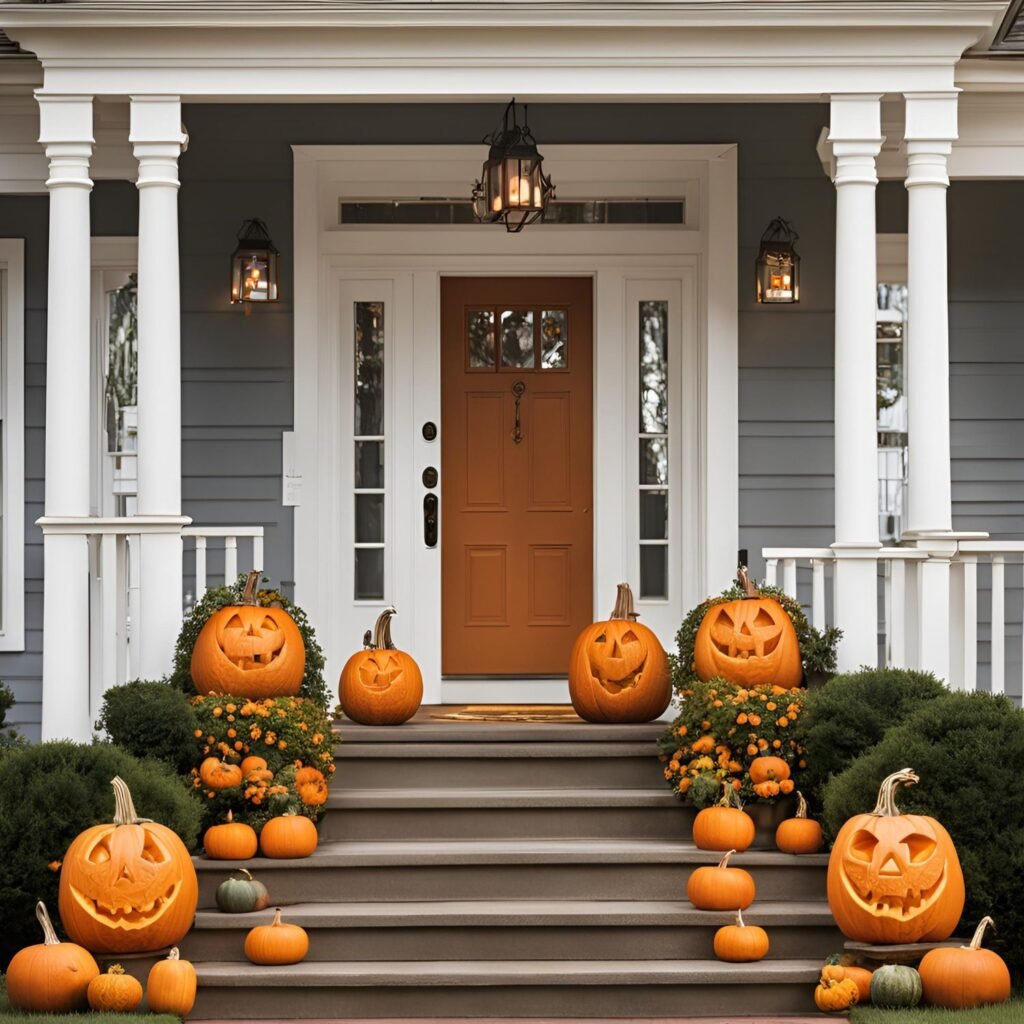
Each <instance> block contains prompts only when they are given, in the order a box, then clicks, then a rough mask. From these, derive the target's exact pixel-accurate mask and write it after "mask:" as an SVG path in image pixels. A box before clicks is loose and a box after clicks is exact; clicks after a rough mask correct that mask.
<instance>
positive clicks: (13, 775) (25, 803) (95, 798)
mask: <svg viewBox="0 0 1024 1024" xmlns="http://www.w3.org/2000/svg"><path fill="white" fill-rule="evenodd" d="M115 775H120V776H121V778H123V779H124V780H125V782H127V783H128V787H129V788H130V789H131V791H132V796H133V797H134V802H135V807H136V810H137V811H138V813H139V814H140V815H141V816H142V817H146V818H152V819H153V820H154V821H159V822H160V823H161V824H164V825H167V826H168V827H169V828H172V829H173V830H174V831H175V832H177V833H178V835H179V836H181V838H182V840H183V841H184V842H185V845H186V846H188V847H189V848H190V849H191V848H193V847H194V846H195V843H196V838H197V836H198V833H199V816H200V805H199V801H198V800H196V799H195V798H194V797H193V796H192V795H191V794H190V793H189V791H188V789H187V788H186V787H185V786H184V785H183V784H182V780H181V778H180V777H179V776H178V775H176V774H175V771H174V769H173V768H171V767H170V766H169V765H167V764H165V763H164V762H162V761H155V760H145V761H142V760H139V759H138V758H135V757H132V755H131V754H128V753H126V752H125V751H123V750H121V749H120V748H119V747H115V746H113V745H112V744H109V743H95V744H92V745H87V744H77V743H71V742H68V741H64V740H61V741H58V742H54V743H39V744H35V745H33V746H25V747H21V748H18V749H12V750H9V751H8V752H7V753H6V754H5V755H4V757H3V758H2V759H0V921H3V924H4V927H3V929H2V931H0V964H2V965H4V967H6V965H7V963H8V962H9V961H10V959H11V957H12V956H13V955H14V954H15V953H16V952H17V951H18V950H19V949H20V948H21V947H22V946H26V945H30V944H33V943H37V942H40V941H41V939H40V937H39V927H38V925H37V924H36V919H35V912H34V907H35V905H36V901H37V900H44V901H45V902H46V905H47V906H48V907H49V908H50V913H51V914H54V915H55V914H56V912H57V883H58V878H59V874H58V872H59V870H60V862H61V861H62V859H63V857H64V853H65V851H66V850H67V848H68V846H70V844H71V841H72V840H73V839H74V838H75V837H76V836H77V835H78V834H79V833H80V832H81V831H82V830H83V829H86V828H88V827H89V826H90V825H96V824H99V823H100V822H105V821H110V820H111V819H112V818H113V814H114V796H113V792H112V790H111V788H110V780H111V779H113V778H114V776H115Z"/></svg>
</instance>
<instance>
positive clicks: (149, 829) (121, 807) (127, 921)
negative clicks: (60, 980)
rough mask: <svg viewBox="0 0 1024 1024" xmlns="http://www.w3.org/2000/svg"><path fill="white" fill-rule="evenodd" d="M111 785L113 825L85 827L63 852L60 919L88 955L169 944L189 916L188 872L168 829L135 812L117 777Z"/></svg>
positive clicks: (195, 887)
mask: <svg viewBox="0 0 1024 1024" xmlns="http://www.w3.org/2000/svg"><path fill="white" fill-rule="evenodd" d="M112 785H113V787H114V808H115V809H114V821H113V824H110V825H93V826H92V828H87V829H86V830H85V831H84V832H82V833H81V834H80V835H79V836H78V837H77V838H76V839H75V841H74V842H73V843H72V844H71V846H70V847H68V852H67V853H66V854H65V855H64V864H63V867H62V869H61V873H60V897H59V900H60V918H61V921H62V922H63V924H64V928H65V930H66V931H67V933H68V935H70V936H71V938H72V939H74V941H75V942H77V943H78V944H79V945H82V946H85V948H86V949H88V950H90V951H92V952H93V953H133V952H144V951H147V950H154V949H161V948H163V947H164V946H173V945H174V944H175V943H176V942H178V941H180V940H181V939H183V938H184V937H185V934H186V933H187V932H188V930H189V928H191V927H192V919H193V918H194V917H195V913H196V901H197V899H198V896H199V884H198V882H197V880H196V869H195V868H194V867H193V866H192V859H191V858H190V857H189V855H188V850H186V849H185V845H184V843H182V841H181V840H180V839H179V838H178V837H177V835H175V833H174V832H172V831H171V830H170V829H169V828H167V827H166V826H164V825H160V824H157V823H156V822H153V821H149V820H148V819H147V818H140V817H138V815H137V814H136V813H135V807H134V806H133V804H132V797H131V793H130V792H129V791H128V787H127V786H126V785H125V783H124V781H123V780H122V779H120V778H115V779H114V780H113V782H112Z"/></svg>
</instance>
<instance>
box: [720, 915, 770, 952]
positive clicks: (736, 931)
mask: <svg viewBox="0 0 1024 1024" xmlns="http://www.w3.org/2000/svg"><path fill="white" fill-rule="evenodd" d="M713 945H714V950H715V956H717V957H718V959H719V960H725V961H727V962H728V963H733V964H748V963H753V962H754V961H755V960H763V959H764V958H765V957H766V956H767V955H768V947H769V942H768V933H767V932H766V931H765V930H764V929H763V928H760V927H758V926H757V925H754V924H746V923H745V922H744V920H743V911H742V910H737V911H736V923H735V924H727V925H725V926H724V927H723V928H719V929H718V931H717V932H715V939H714V943H713Z"/></svg>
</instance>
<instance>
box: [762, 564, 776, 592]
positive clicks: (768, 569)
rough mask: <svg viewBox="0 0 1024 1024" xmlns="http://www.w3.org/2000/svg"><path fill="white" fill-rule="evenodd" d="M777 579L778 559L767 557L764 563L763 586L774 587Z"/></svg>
mask: <svg viewBox="0 0 1024 1024" xmlns="http://www.w3.org/2000/svg"><path fill="white" fill-rule="evenodd" d="M778 579H779V560H778V559H777V558H769V559H766V560H765V563H764V582H765V586H768V587H775V586H778Z"/></svg>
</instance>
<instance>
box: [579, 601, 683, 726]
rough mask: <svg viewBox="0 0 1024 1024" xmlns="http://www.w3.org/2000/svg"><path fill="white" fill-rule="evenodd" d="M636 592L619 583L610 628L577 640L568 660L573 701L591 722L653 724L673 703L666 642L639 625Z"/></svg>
mask: <svg viewBox="0 0 1024 1024" xmlns="http://www.w3.org/2000/svg"><path fill="white" fill-rule="evenodd" d="M636 618H637V613H636V611H635V609H634V605H633V592H632V591H631V590H630V588H629V584H628V583H620V584H619V589H618V594H617V595H616V598H615V607H614V608H613V609H612V613H611V615H610V616H609V617H608V619H607V620H606V621H605V622H594V623H592V624H591V625H589V626H587V627H586V629H584V630H583V632H582V633H580V635H579V636H578V637H577V638H576V642H575V643H574V644H573V648H572V654H571V655H570V656H569V698H570V699H571V700H572V706H573V707H574V708H575V709H576V714H577V715H579V716H580V718H584V719H586V720H587V721H588V722H650V721H651V720H653V719H655V718H657V717H658V716H659V715H660V714H661V713H662V712H663V711H664V710H665V708H667V707H668V704H669V701H670V700H671V699H672V676H671V672H670V671H669V666H668V657H667V655H666V654H665V649H664V648H663V647H662V646H661V641H659V640H658V638H657V636H655V635H654V633H653V632H652V631H651V630H650V629H648V627H647V626H643V625H641V624H640V623H639V622H637V621H636Z"/></svg>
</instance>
